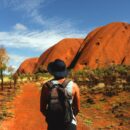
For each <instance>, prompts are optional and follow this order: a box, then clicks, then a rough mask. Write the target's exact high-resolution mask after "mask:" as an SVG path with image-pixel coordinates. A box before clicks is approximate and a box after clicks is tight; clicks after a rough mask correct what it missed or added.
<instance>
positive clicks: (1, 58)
mask: <svg viewBox="0 0 130 130" xmlns="http://www.w3.org/2000/svg"><path fill="white" fill-rule="evenodd" d="M8 60H9V56H8V54H7V51H6V49H5V48H4V47H3V46H0V79H1V89H2V90H3V89H4V80H3V79H4V75H3V72H4V71H5V70H6V68H7V63H8Z"/></svg>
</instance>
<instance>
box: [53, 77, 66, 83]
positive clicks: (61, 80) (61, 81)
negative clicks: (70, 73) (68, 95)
mask: <svg viewBox="0 0 130 130" xmlns="http://www.w3.org/2000/svg"><path fill="white" fill-rule="evenodd" d="M55 80H58V82H60V83H63V82H64V80H65V78H62V79H55Z"/></svg>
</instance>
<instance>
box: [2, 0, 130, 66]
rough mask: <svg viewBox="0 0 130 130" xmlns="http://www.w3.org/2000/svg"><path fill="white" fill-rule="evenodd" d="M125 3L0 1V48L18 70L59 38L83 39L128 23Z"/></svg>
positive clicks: (105, 0)
mask: <svg viewBox="0 0 130 130" xmlns="http://www.w3.org/2000/svg"><path fill="white" fill-rule="evenodd" d="M129 13H130V1H129V0H1V1H0V45H4V46H5V47H6V48H7V51H8V53H9V55H10V62H9V64H10V65H13V66H14V67H16V68H17V67H18V66H19V65H20V63H21V62H22V61H23V60H24V59H26V58H29V57H37V56H39V55H40V54H41V53H42V52H44V51H45V50H46V49H47V48H49V47H50V46H52V45H54V44H55V43H57V42H58V41H60V40H61V39H63V38H69V37H76V38H84V37H85V36H86V35H87V34H88V32H90V31H91V30H93V29H94V28H96V27H98V26H103V25H105V24H108V23H110V22H116V21H121V22H128V23H129V21H130V15H129Z"/></svg>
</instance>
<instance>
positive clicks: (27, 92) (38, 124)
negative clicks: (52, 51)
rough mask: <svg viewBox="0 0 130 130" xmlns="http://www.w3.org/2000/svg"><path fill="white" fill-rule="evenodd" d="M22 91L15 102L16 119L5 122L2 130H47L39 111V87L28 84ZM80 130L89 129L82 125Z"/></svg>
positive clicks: (79, 127) (0, 129)
mask: <svg viewBox="0 0 130 130" xmlns="http://www.w3.org/2000/svg"><path fill="white" fill-rule="evenodd" d="M22 89H23V90H22V93H21V94H20V95H19V96H17V97H16V99H15V100H14V106H15V110H14V111H15V112H14V114H15V115H14V118H13V119H12V120H8V121H5V122H4V123H3V125H2V126H3V127H1V128H0V130H47V125H46V122H45V119H44V117H43V116H42V114H41V113H40V109H39V99H40V91H39V89H38V87H36V85H35V84H33V83H26V84H25V85H23V86H22ZM78 130H88V129H86V128H85V127H84V126H82V125H81V124H80V125H79V126H78Z"/></svg>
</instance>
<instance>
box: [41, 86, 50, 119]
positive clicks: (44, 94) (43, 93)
mask: <svg viewBox="0 0 130 130" xmlns="http://www.w3.org/2000/svg"><path fill="white" fill-rule="evenodd" d="M47 93H48V88H47V86H46V85H43V87H42V90H41V96H40V111H41V113H42V114H43V115H44V116H46V107H47Z"/></svg>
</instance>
